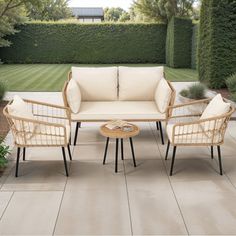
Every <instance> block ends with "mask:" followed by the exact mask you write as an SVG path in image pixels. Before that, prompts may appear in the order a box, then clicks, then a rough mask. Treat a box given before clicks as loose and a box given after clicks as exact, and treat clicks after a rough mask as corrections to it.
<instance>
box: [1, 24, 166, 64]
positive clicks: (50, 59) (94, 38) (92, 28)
mask: <svg viewBox="0 0 236 236" xmlns="http://www.w3.org/2000/svg"><path fill="white" fill-rule="evenodd" d="M19 30H20V33H17V34H15V35H13V36H11V37H9V39H10V40H11V41H12V46H11V47H9V48H1V49H0V58H1V59H2V60H3V61H4V62H6V63H165V40H166V25H165V24H73V23H28V24H25V25H23V26H21V27H20V28H19Z"/></svg>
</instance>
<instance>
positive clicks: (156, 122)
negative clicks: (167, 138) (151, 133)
mask: <svg viewBox="0 0 236 236" xmlns="http://www.w3.org/2000/svg"><path fill="white" fill-rule="evenodd" d="M156 127H157V130H159V125H158V121H156Z"/></svg>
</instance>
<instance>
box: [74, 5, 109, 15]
mask: <svg viewBox="0 0 236 236" xmlns="http://www.w3.org/2000/svg"><path fill="white" fill-rule="evenodd" d="M70 9H71V11H72V14H73V15H74V16H76V17H79V16H97V17H103V15H104V12H103V8H102V7H71V8H70Z"/></svg>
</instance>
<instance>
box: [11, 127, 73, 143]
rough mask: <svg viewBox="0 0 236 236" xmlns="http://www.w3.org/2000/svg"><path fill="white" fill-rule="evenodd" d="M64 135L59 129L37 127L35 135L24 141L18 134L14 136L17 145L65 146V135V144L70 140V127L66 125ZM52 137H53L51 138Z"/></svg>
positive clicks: (62, 130) (61, 129)
mask: <svg viewBox="0 0 236 236" xmlns="http://www.w3.org/2000/svg"><path fill="white" fill-rule="evenodd" d="M65 128H66V134H64V129H63V128H61V127H50V126H45V125H38V126H37V128H36V130H35V134H34V135H32V136H31V137H29V138H26V140H25V139H24V136H23V135H22V134H21V132H19V133H18V134H17V135H16V143H17V144H19V145H42V146H43V145H45V146H47V145H49V146H50V145H58V146H61V145H65V138H64V137H65V135H66V144H68V143H69V139H70V125H66V126H65ZM52 135H54V136H52Z"/></svg>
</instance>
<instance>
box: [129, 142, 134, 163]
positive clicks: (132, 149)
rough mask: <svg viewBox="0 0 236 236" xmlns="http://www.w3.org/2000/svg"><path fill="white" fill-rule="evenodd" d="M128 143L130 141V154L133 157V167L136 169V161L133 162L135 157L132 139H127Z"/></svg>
mask: <svg viewBox="0 0 236 236" xmlns="http://www.w3.org/2000/svg"><path fill="white" fill-rule="evenodd" d="M129 141H130V147H131V152H132V156H133V162H134V167H136V161H135V155H134V146H133V140H132V138H129Z"/></svg>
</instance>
